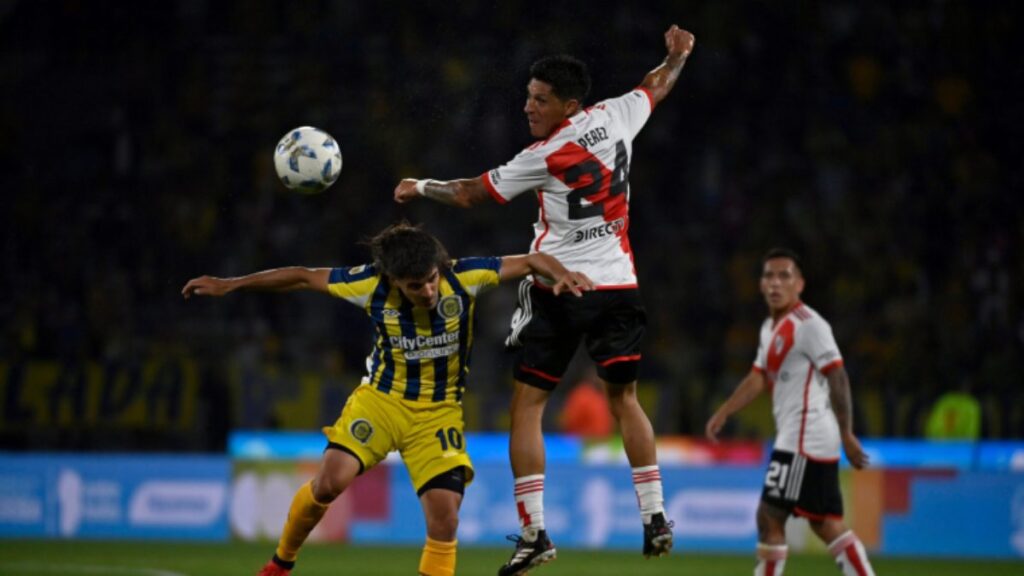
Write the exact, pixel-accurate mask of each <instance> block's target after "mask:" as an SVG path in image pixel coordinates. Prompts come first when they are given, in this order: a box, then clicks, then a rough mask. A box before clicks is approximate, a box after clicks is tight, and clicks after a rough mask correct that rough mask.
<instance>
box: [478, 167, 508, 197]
mask: <svg viewBox="0 0 1024 576" xmlns="http://www.w3.org/2000/svg"><path fill="white" fill-rule="evenodd" d="M480 180H482V181H483V183H484V188H487V191H488V192H489V193H490V194H491V198H494V201H495V202H497V203H498V204H505V203H507V202H508V200H506V199H505V197H504V196H502V195H501V194H498V189H497V188H496V187H495V186H494V183H493V182H491V174H490V172H484V173H483V174H482V175H481V176H480Z"/></svg>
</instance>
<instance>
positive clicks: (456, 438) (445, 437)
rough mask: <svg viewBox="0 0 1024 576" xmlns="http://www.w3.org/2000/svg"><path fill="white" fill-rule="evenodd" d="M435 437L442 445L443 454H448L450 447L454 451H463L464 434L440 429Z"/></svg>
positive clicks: (456, 430)
mask: <svg viewBox="0 0 1024 576" xmlns="http://www.w3.org/2000/svg"><path fill="white" fill-rule="evenodd" d="M434 436H436V437H437V440H438V442H440V443H441V452H447V451H448V447H449V446H450V447H451V448H452V449H454V450H462V432H459V431H458V429H456V428H449V429H447V430H445V429H444V428H439V429H438V430H437V432H435V433H434Z"/></svg>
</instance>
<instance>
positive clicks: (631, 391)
mask: <svg viewBox="0 0 1024 576" xmlns="http://www.w3.org/2000/svg"><path fill="white" fill-rule="evenodd" d="M607 391H608V392H607V395H608V408H609V409H611V412H612V416H615V418H616V419H617V420H618V419H621V418H622V416H623V415H624V414H626V413H627V412H628V411H630V410H635V409H637V408H639V406H640V402H639V401H638V400H637V398H636V384H635V383H633V384H609V385H608V386H607Z"/></svg>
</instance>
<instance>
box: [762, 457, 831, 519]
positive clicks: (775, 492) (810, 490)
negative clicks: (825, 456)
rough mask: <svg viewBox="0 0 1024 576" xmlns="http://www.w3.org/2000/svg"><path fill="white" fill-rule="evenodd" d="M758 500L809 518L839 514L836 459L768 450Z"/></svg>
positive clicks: (821, 517)
mask: <svg viewBox="0 0 1024 576" xmlns="http://www.w3.org/2000/svg"><path fill="white" fill-rule="evenodd" d="M761 500H762V501H764V502H767V503H768V504H771V505H772V506H775V507H776V508H781V509H783V510H786V511H788V512H789V513H790V514H795V515H797V516H803V517H805V518H808V519H810V520H825V519H826V518H837V517H838V518H842V517H843V496H842V494H840V492H839V462H838V461H836V462H828V461H821V460H810V459H808V458H806V457H805V456H801V455H799V454H793V453H792V452H783V451H781V450H772V459H771V462H769V463H768V471H767V472H766V473H765V475H764V489H763V490H762V491H761Z"/></svg>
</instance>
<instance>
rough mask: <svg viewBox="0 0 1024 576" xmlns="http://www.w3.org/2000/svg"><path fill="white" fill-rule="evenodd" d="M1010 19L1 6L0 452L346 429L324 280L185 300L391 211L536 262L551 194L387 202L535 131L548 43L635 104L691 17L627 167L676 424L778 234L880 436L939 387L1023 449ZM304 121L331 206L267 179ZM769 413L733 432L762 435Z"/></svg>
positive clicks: (863, 428)
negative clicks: (674, 67)
mask: <svg viewBox="0 0 1024 576" xmlns="http://www.w3.org/2000/svg"><path fill="white" fill-rule="evenodd" d="M1019 12H1020V9H1019V8H1018V6H1017V5H1016V4H1015V3H1010V2H1005V3H1004V2H987V1H982V2H966V1H925V2H906V3H903V2H899V3H889V2H856V1H828V2H749V3H725V2H714V1H708V2H696V1H695V2H685V1H676V2H651V3H643V5H642V6H641V5H637V4H636V3H626V2H623V3H615V4H609V5H603V4H586V3H554V2H550V3H533V2H522V1H515V0H513V1H501V2H497V1H495V2H484V1H466V2H443V3H441V2H423V3H415V4H413V3H404V2H402V3H400V2H355V1H352V2H327V1H310V2H273V1H269V0H259V1H240V0H238V1H223V2H212V1H211V2H205V1H201V0H181V1H174V2H157V3H150V2H105V1H97V2H89V1H86V0H77V1H76V0H65V1H48V0H42V1H28V0H21V1H18V0H0V134H2V135H3V137H2V138H0V182H2V189H3V201H2V203H0V239H2V250H0V263H2V267H3V274H2V275H0V327H2V332H0V335H2V339H0V346H2V348H0V367H2V369H3V371H4V373H5V375H4V380H3V382H4V388H3V396H2V399H0V442H2V445H3V447H4V448H5V449H33V450H52V449H75V450H138V449H158V450H188V451H218V452H219V451H223V449H224V442H225V436H226V433H227V431H228V430H229V429H230V428H232V427H249V428H254V427H256V428H258V427H283V428H303V429H315V428H316V427H318V426H320V425H322V424H324V423H326V422H329V421H332V420H333V418H334V417H335V415H336V413H337V412H338V410H340V407H341V404H342V402H343V400H344V398H345V395H346V394H347V391H348V390H350V389H351V388H352V387H353V386H355V385H356V384H357V382H358V378H359V375H360V371H361V368H362V358H363V357H364V356H365V354H366V352H367V351H368V344H369V335H370V332H369V326H368V323H367V321H366V320H365V319H364V318H362V317H361V316H362V315H361V313H360V312H359V311H358V310H356V309H355V308H354V307H351V306H349V305H347V304H345V303H342V302H340V301H335V300H331V299H328V298H323V297H318V296H315V295H284V296H281V295H264V294H252V293H249V294H235V295H232V296H230V297H228V298H226V299H222V300H191V301H188V302H185V301H183V300H182V299H181V296H180V294H179V291H180V289H181V286H182V285H183V284H184V283H185V281H187V280H188V279H189V278H191V277H193V276H197V275H199V274H203V273H210V274H215V275H234V274H242V273H246V272H250V271H256V270H260V269H265V268H271V267H277V266H282V265H290V264H303V265H310V266H330V265H341V264H357V263H361V262H363V261H365V259H366V251H365V249H364V248H362V247H360V246H359V245H358V244H357V243H358V241H359V240H361V239H363V238H365V237H366V236H367V235H368V234H371V233H373V232H375V231H376V230H378V229H380V228H381V227H383V226H385V225H387V224H388V223H390V222H393V221H395V220H396V219H399V218H408V219H410V220H411V221H413V222H422V223H424V224H425V225H426V227H427V228H428V229H429V230H430V231H432V232H434V233H436V234H437V235H439V236H440V237H441V238H442V239H443V240H444V241H445V242H446V244H447V245H448V247H449V249H450V251H451V252H452V253H453V254H454V255H460V256H461V255H487V254H505V253H514V252H520V251H523V250H525V249H526V248H527V246H528V242H529V239H530V237H531V233H530V224H531V223H532V221H533V219H534V216H535V211H536V203H535V202H534V201H533V200H531V199H530V198H528V197H524V198H520V199H517V200H516V201H515V202H513V203H512V204H511V205H510V206H507V207H499V206H497V205H485V206H482V207H479V208H476V209H475V210H473V211H470V212H464V211H458V210H455V209H449V208H445V207H442V206H440V205H437V204H433V203H427V202H421V203H418V204H416V205H413V206H410V207H400V206H397V205H396V204H394V203H393V202H392V200H391V192H392V189H393V187H394V185H395V183H396V182H397V181H398V179H399V178H401V177H405V176H419V177H427V176H430V177H436V178H454V177H463V176H475V175H478V174H480V173H482V172H483V171H484V170H486V169H489V168H492V167H494V166H496V165H498V164H500V163H503V162H504V161H506V160H508V159H509V158H511V157H512V156H513V155H514V154H515V153H516V152H517V151H518V150H519V149H521V148H522V147H523V146H525V145H527V144H528V143H529V136H528V133H527V130H526V126H525V122H524V118H523V114H522V112H521V108H522V104H523V102H524V93H525V92H524V86H525V83H526V81H527V68H528V66H529V64H530V62H532V61H533V60H534V59H535V58H537V57H539V56H541V55H544V54H548V53H552V52H562V51H564V52H569V53H572V54H575V55H577V56H578V57H580V58H582V59H583V60H584V61H586V62H587V63H588V64H589V66H590V68H591V71H592V73H593V76H594V88H593V91H592V97H591V102H593V101H596V100H599V99H602V98H605V97H610V96H615V95H618V94H620V93H622V92H624V91H626V90H628V89H630V88H632V87H634V86H635V85H637V84H638V83H639V82H640V80H641V79H642V78H643V75H644V74H645V73H646V72H647V71H648V70H650V69H651V68H653V67H654V66H655V65H657V64H658V63H659V62H660V60H661V58H662V57H663V56H664V41H663V37H662V34H663V32H664V31H665V29H666V28H667V27H668V26H669V25H670V24H672V23H677V24H679V25H680V26H682V27H684V28H686V29H688V30H690V31H692V32H693V33H694V34H695V35H696V37H697V45H696V49H695V51H694V53H693V56H692V57H691V59H690V61H689V63H688V65H687V67H686V69H685V71H684V73H683V77H682V79H681V80H680V82H679V84H678V85H677V87H676V89H675V91H674V92H673V93H672V94H671V96H670V97H669V98H668V99H667V100H666V101H665V102H664V103H662V104H661V105H660V106H659V108H658V109H657V111H656V112H655V114H654V115H653V117H652V118H651V120H650V122H649V123H648V125H647V127H646V128H645V129H644V131H643V132H642V133H641V135H640V136H639V138H638V139H637V140H636V143H635V149H634V150H635V154H634V160H633V164H632V173H631V177H632V179H631V182H632V218H633V219H632V230H631V236H632V241H633V245H634V248H635V252H636V258H637V264H638V268H639V273H640V277H641V287H642V289H643V293H644V296H645V298H646V301H647V305H648V308H649V313H650V332H649V337H648V340H647V344H646V347H645V361H644V366H643V373H642V381H643V383H642V395H643V398H644V399H645V402H647V404H648V405H649V406H651V407H653V408H654V410H653V418H654V423H655V427H656V429H657V431H658V432H659V433H662V434H678V433H682V434H699V433H700V432H701V431H702V429H703V424H704V421H705V419H706V417H707V415H708V414H709V413H710V411H711V410H712V409H713V407H714V406H715V405H716V404H717V403H718V402H719V401H720V400H721V399H722V398H723V397H724V395H725V394H727V393H728V392H729V391H730V390H731V389H732V387H733V386H734V385H735V383H736V382H737V381H738V379H739V378H740V377H742V375H743V374H744V373H745V372H746V370H747V369H748V367H749V364H750V361H751V359H752V357H753V354H754V351H755V347H756V329H757V327H758V325H759V322H760V320H761V318H762V317H763V314H764V311H763V304H762V302H761V300H760V298H759V295H758V293H757V291H756V275H757V273H758V268H759V257H760V255H761V254H762V253H763V252H764V251H765V250H766V249H768V248H770V247H772V246H775V245H786V246H790V247H792V248H795V249H796V250H797V251H799V252H801V253H802V254H803V255H804V260H805V272H806V276H807V278H808V290H807V292H806V294H805V296H806V301H807V302H808V303H809V304H810V305H811V306H813V307H815V308H817V309H818V310H819V311H820V312H822V313H823V315H824V316H825V317H826V318H828V319H829V320H830V321H831V322H832V325H833V328H834V330H835V333H836V336H837V339H838V341H839V344H840V346H841V348H842V349H843V351H844V354H845V356H846V362H847V366H848V369H849V371H850V374H851V377H852V381H853V386H854V398H855V403H856V405H857V414H856V416H857V429H858V432H859V433H861V434H862V435H866V436H906V437H914V436H920V435H921V433H922V424H923V416H924V414H925V413H926V411H927V409H928V407H929V406H930V404H931V403H932V401H933V400H934V399H935V397H936V396H937V395H938V394H940V393H941V392H943V391H946V390H951V389H956V388H969V389H970V390H971V391H972V392H973V393H974V394H975V395H976V396H977V397H978V398H979V399H980V400H981V402H982V407H983V431H982V433H983V436H986V437H991V438H1007V437H1015V438H1019V437H1021V436H1024V388H1022V387H1021V384H1020V380H1021V376H1022V375H1024V306H1022V304H1024V298H1022V288H1021V285H1022V280H1024V216H1022V207H1024V200H1022V194H1021V193H1022V189H1024V187H1022V173H1021V163H1022V160H1024V155H1022V152H1021V150H1022V148H1021V145H1020V142H1021V138H1022V136H1024V134H1022V132H1024V106H1022V101H1024V98H1022V96H1021V87H1022V79H1024V64H1022V60H1021V57H1020V54H1021V52H1022V51H1021V48H1022V43H1021V41H1020V31H1019V28H1020V26H1019V24H1020V19H1019V17H1018V16H1019ZM306 124H309V125H314V126H317V127H320V128H323V129H325V130H327V131H328V132H330V133H332V134H333V135H334V136H335V137H336V138H337V139H338V140H339V142H340V144H341V147H342V150H343V152H344V154H345V165H344V170H343V172H342V175H341V178H340V180H339V181H338V183H337V184H336V185H335V186H334V187H333V188H331V189H330V190H328V191H327V192H326V193H324V194H321V195H319V196H302V195H298V194H294V193H289V192H287V191H286V190H284V188H283V187H282V186H281V185H280V184H279V183H278V182H277V180H276V179H275V177H274V174H273V168H272V163H271V157H270V154H271V151H272V149H273V147H274V144H275V143H276V142H277V140H278V138H279V137H280V136H281V135H282V134H284V132H285V131H287V130H288V129H290V128H293V127H295V126H299V125H306ZM513 298H514V291H513V290H512V288H510V287H506V288H503V289H501V290H500V291H498V292H497V293H496V294H494V295H491V296H490V297H488V298H486V299H485V300H484V302H485V303H484V304H483V305H482V311H481V312H482V313H481V314H480V317H479V320H478V338H477V343H476V349H475V354H474V370H473V374H472V375H471V379H470V389H469V391H468V394H467V402H466V410H467V419H468V424H469V426H470V428H471V429H475V430H502V429H504V428H505V427H506V417H505V406H506V401H507V398H508V396H509V392H510V389H511V376H510V365H509V358H508V357H507V356H506V355H505V354H504V353H503V352H502V351H501V349H500V341H501V339H502V337H503V335H504V332H505V330H506V327H507V322H508V318H509V315H510V313H511V309H512V305H513ZM97 374H102V375H103V376H97ZM55 375H58V376H55ZM97 382H98V383H99V384H97ZM183 382H184V383H186V384H187V383H189V382H191V383H192V387H191V388H190V387H188V386H186V385H185V384H183ZM15 383H17V385H15ZM179 386H184V389H185V390H186V392H185V393H184V395H181V394H177V395H176V393H177V392H180V390H181V389H182V388H176V387H179ZM565 387H566V388H567V386H565ZM171 397H174V398H179V399H180V398H182V397H186V400H185V401H184V404H183V405H180V406H179V405H174V406H171V405H169V404H168V403H167V402H165V401H164V399H166V398H171ZM562 397H564V390H563V391H561V392H560V393H559V394H558V395H556V397H555V401H554V404H553V405H552V406H551V411H550V412H551V414H549V416H551V418H552V424H553V418H554V414H555V412H556V411H557V408H558V403H559V402H560V401H561V399H562ZM26 398H36V399H37V400H38V401H37V402H35V403H33V402H30V401H28V400H26ZM39 399H42V400H39ZM129 405H130V406H143V408H142V409H141V410H142V411H141V412H139V411H138V410H136V409H135V408H132V410H136V411H135V412H131V411H125V410H122V408H124V407H125V406H129ZM766 422H769V423H770V420H768V421H765V420H764V419H763V418H761V419H757V420H751V421H749V422H745V421H742V420H741V421H740V422H739V423H738V424H737V425H736V427H735V428H734V429H733V430H731V432H732V433H733V434H736V435H740V436H750V437H754V436H757V437H762V436H766V435H768V434H770V427H768V428H765V426H764V424H765V423H766Z"/></svg>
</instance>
